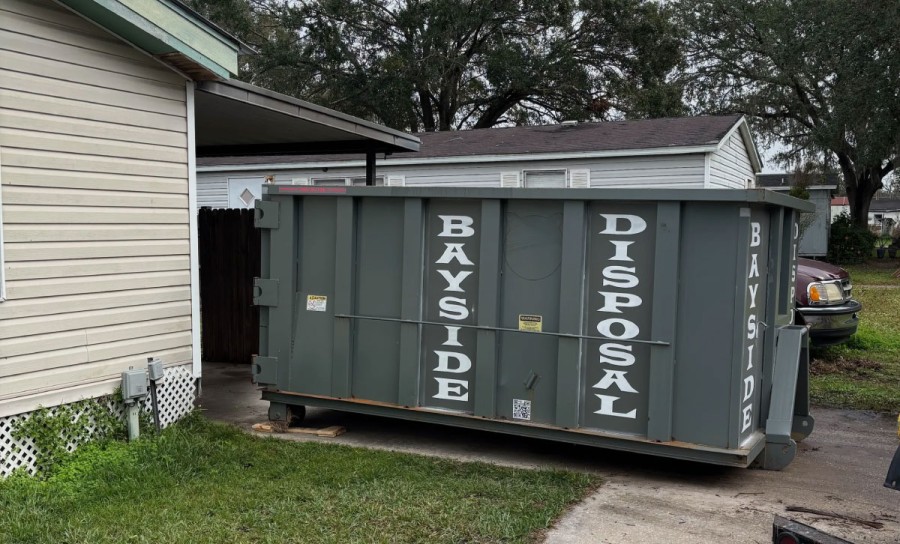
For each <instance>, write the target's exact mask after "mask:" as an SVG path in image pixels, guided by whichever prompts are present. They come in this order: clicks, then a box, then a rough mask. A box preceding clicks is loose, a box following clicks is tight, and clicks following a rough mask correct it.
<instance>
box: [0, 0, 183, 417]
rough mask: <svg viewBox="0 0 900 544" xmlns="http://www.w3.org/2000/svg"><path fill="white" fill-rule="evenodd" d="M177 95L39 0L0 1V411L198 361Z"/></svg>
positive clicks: (163, 75) (109, 41)
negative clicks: (139, 371) (153, 363)
mask: <svg viewBox="0 0 900 544" xmlns="http://www.w3.org/2000/svg"><path fill="white" fill-rule="evenodd" d="M185 93H186V89H185V80H184V79H183V78H182V77H180V76H179V75H177V74H175V73H174V72H172V71H170V70H168V69H166V68H165V67H163V66H162V65H161V64H159V63H157V62H156V61H154V60H153V59H152V58H150V57H148V56H146V55H144V54H143V53H141V52H139V51H137V50H136V49H134V48H132V47H131V46H129V45H128V44H125V43H123V42H121V41H119V40H118V39H117V38H115V37H114V36H112V35H110V34H107V33H106V32H104V31H103V30H101V29H99V28H98V27H96V26H94V25H92V24H90V23H88V22H87V21H85V20H83V19H81V18H80V17H78V16H76V15H74V14H72V13H71V12H69V11H67V10H65V9H63V8H61V7H59V6H57V5H56V4H54V3H52V2H50V1H48V0H38V1H24V0H2V3H0V154H2V156H0V168H2V170H0V182H2V191H3V193H2V201H3V222H4V224H3V243H4V252H5V259H6V262H5V269H4V275H5V281H6V290H7V300H6V301H4V302H0V416H2V415H8V414H9V413H11V412H10V409H11V408H10V407H12V406H14V407H15V411H17V412H21V411H26V410H28V409H33V408H35V407H36V406H31V405H29V404H28V403H27V402H26V403H24V404H23V400H22V399H28V398H35V399H37V398H39V399H40V402H41V403H42V404H44V405H53V404H56V403H59V402H63V401H64V400H65V399H67V398H71V397H72V396H73V395H74V394H75V393H73V391H77V390H79V389H78V388H81V389H83V390H84V391H91V392H94V393H96V391H97V390H98V388H97V384H106V385H104V387H103V388H101V389H103V390H108V389H110V388H111V387H112V385H111V384H114V383H115V382H114V380H113V379H114V378H116V377H118V375H119V374H120V373H121V372H122V370H124V369H127V368H128V367H130V366H139V365H142V364H145V361H146V357H149V356H151V355H152V356H157V357H161V358H162V359H163V362H164V363H166V364H188V363H190V362H191V303H190V258H189V253H190V243H189V216H188V213H189V212H188V210H189V204H188V150H187V106H186V94H185ZM111 380H113V381H111ZM73 388H74V389H73ZM54 392H59V394H58V395H54ZM4 405H5V406H7V408H4Z"/></svg>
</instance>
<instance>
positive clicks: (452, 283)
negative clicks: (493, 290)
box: [437, 270, 472, 293]
mask: <svg viewBox="0 0 900 544" xmlns="http://www.w3.org/2000/svg"><path fill="white" fill-rule="evenodd" d="M437 272H438V274H440V275H441V277H443V278H444V279H445V280H447V287H446V288H445V289H444V291H453V292H454V293H465V290H464V289H463V288H462V287H460V285H461V284H462V282H463V280H464V279H466V278H468V277H469V276H471V275H472V271H471V270H460V272H459V274H457V275H456V276H454V275H453V274H451V273H450V271H449V270H438V271H437Z"/></svg>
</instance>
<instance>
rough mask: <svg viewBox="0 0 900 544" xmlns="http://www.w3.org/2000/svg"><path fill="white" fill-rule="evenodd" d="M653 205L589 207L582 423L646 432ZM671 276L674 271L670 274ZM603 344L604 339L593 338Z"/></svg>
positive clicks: (593, 203)
mask: <svg viewBox="0 0 900 544" xmlns="http://www.w3.org/2000/svg"><path fill="white" fill-rule="evenodd" d="M656 211H657V206H656V203H618V202H604V201H598V202H592V203H591V205H590V207H589V222H588V224H589V230H588V242H587V246H588V258H587V266H588V270H587V278H588V280H587V291H588V292H587V301H588V305H587V308H586V313H587V319H586V323H587V331H586V334H587V335H588V336H591V337H593V338H592V339H591V340H588V341H587V342H586V349H585V363H584V369H585V379H584V382H583V383H584V387H585V391H584V392H583V398H584V405H583V423H582V424H583V425H584V426H585V427H588V428H592V429H599V430H603V431H612V432H622V433H630V434H635V435H640V436H644V435H646V434H647V421H648V415H649V413H648V407H649V393H650V391H649V380H650V349H651V347H650V345H649V344H646V343H640V342H637V341H645V342H646V341H653V340H654V339H653V338H651V336H650V334H651V328H650V326H651V323H652V316H653V307H652V305H653V274H654V266H653V258H654V255H655V250H656ZM673 273H674V272H673ZM598 337H603V338H605V339H604V340H599V339H597V338H598Z"/></svg>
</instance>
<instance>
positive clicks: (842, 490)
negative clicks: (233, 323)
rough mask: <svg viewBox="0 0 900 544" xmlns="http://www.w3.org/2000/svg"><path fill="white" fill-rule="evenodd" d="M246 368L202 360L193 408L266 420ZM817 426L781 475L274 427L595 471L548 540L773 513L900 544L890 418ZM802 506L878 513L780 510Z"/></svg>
mask: <svg viewBox="0 0 900 544" xmlns="http://www.w3.org/2000/svg"><path fill="white" fill-rule="evenodd" d="M259 396H260V395H259V392H258V391H257V390H256V389H255V387H254V386H253V385H252V384H251V383H250V369H249V366H246V365H224V364H210V363H204V367H203V396H202V398H201V399H200V405H201V407H202V408H203V409H204V410H205V411H206V415H207V416H208V417H209V418H211V419H214V420H219V421H225V422H229V423H233V424H236V425H238V426H240V427H242V428H245V429H248V430H249V429H250V426H251V425H252V424H254V423H259V422H264V421H266V409H267V408H268V403H266V402H263V401H261V400H259ZM813 416H814V417H815V418H816V430H815V432H814V433H813V434H812V435H811V436H810V437H809V438H808V439H807V440H806V441H804V442H803V443H802V444H801V447H800V453H799V455H798V456H797V458H796V459H795V460H794V462H793V463H792V464H791V465H790V466H789V467H788V468H787V469H785V470H783V471H781V472H770V471H763V470H746V469H732V468H725V467H714V466H706V465H700V464H696V463H687V462H678V461H670V460H666V459H660V458H655V457H648V456H643V455H635V454H623V453H618V452H612V451H607V450H601V449H596V448H589V447H583V446H572V445H566V444H558V443H555V442H548V441H543V440H534V439H527V438H519V437H510V436H506V435H497V434H492V433H487V432H481V431H470V430H465V429H457V428H453V427H443V426H438V425H429V424H424V423H416V422H407V421H400V420H393V419H387V418H378V417H373V416H363V415H356V414H349V413H342V412H334V411H330V410H318V409H310V410H309V411H308V413H307V419H306V422H305V423H304V425H308V426H311V427H326V426H330V425H342V426H344V427H346V428H347V433H346V434H344V435H341V436H339V437H337V438H317V437H314V436H308V435H294V434H291V435H278V436H281V437H284V438H286V439H289V440H298V441H304V440H316V441H325V442H332V443H337V444H345V445H350V446H361V447H369V448H381V449H389V450H394V451H404V452H411V453H419V454H424V455H435V456H441V457H448V458H453V459H460V460H465V461H485V462H489V463H495V464H500V465H509V466H516V467H526V468H536V467H542V468H561V469H568V470H579V471H587V472H592V473H596V474H599V475H601V476H602V477H603V478H604V479H605V481H606V483H605V485H603V486H602V487H601V488H600V489H599V490H598V491H597V492H596V493H594V494H593V495H592V496H590V497H588V498H587V499H586V500H585V501H583V502H582V503H581V504H579V505H577V506H575V507H574V508H573V509H572V510H571V511H570V512H568V513H567V514H566V515H565V516H564V517H563V518H562V519H561V520H560V521H559V523H558V524H557V525H556V527H555V528H553V529H552V530H551V531H550V532H549V533H548V535H547V540H546V542H548V543H616V544H618V543H621V542H641V543H644V542H646V543H653V542H665V543H667V544H678V543H682V542H684V543H695V542H734V543H751V542H759V543H765V542H771V527H772V519H773V516H774V515H775V514H780V515H783V516H786V517H791V518H793V519H796V520H798V521H802V522H804V523H808V524H810V525H813V526H814V527H816V528H818V529H821V530H824V531H828V532H830V533H832V534H834V535H835V536H840V537H843V538H845V539H847V540H850V541H852V542H857V543H863V542H872V543H900V493H898V492H897V491H893V490H889V489H887V488H885V487H883V486H882V483H883V482H884V476H885V473H886V472H887V467H888V464H889V463H890V459H891V456H892V455H893V452H894V450H895V449H896V447H897V436H896V421H895V420H893V419H891V418H888V417H885V416H880V415H876V414H870V413H866V412H853V411H846V410H828V409H817V410H815V411H814V413H813ZM789 506H802V507H806V508H812V509H816V510H822V511H828V512H833V513H835V514H839V515H841V516H846V517H850V518H858V519H864V520H868V521H878V522H881V523H883V524H884V527H883V528H881V529H874V528H870V527H867V526H865V525H863V524H860V523H857V522H854V521H849V520H846V519H841V518H831V517H824V516H818V515H812V514H801V513H788V512H786V508H787V507H789Z"/></svg>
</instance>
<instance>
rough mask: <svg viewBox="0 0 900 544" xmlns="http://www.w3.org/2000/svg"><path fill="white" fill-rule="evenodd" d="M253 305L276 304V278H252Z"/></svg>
mask: <svg viewBox="0 0 900 544" xmlns="http://www.w3.org/2000/svg"><path fill="white" fill-rule="evenodd" d="M253 305H254V306H278V280H268V279H265V278H253Z"/></svg>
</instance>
